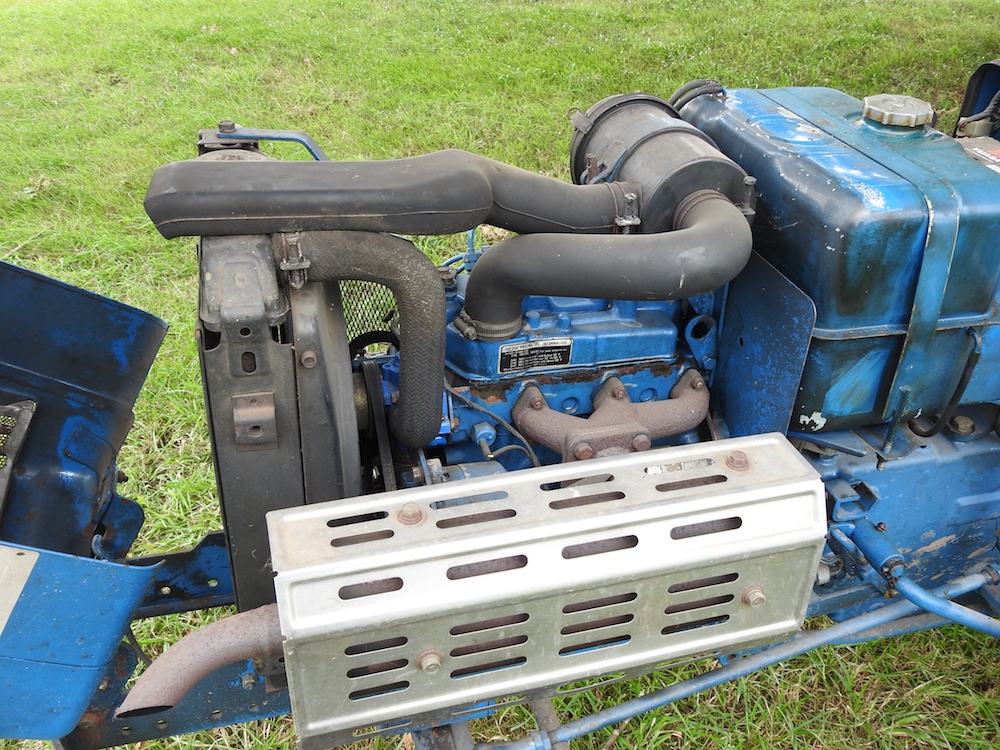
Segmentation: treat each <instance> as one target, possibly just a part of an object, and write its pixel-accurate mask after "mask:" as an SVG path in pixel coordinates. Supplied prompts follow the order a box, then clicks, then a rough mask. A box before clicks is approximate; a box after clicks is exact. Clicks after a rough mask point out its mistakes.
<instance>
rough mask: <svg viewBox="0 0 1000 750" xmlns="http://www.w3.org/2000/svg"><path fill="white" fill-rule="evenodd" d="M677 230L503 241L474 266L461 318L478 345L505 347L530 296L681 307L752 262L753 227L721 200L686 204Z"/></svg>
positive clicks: (712, 197)
mask: <svg viewBox="0 0 1000 750" xmlns="http://www.w3.org/2000/svg"><path fill="white" fill-rule="evenodd" d="M675 227H676V229H675V230H674V231H671V232H660V233H656V234H627V235H588V236H584V237H581V236H573V235H560V234H533V235H521V236H519V237H513V238H511V239H509V240H504V241H503V242H500V243H499V244H497V245H495V246H494V247H492V248H491V249H490V250H489V251H488V252H486V253H485V254H484V255H483V257H482V258H480V259H479V260H478V261H477V262H476V265H475V267H474V268H473V270H472V273H471V275H470V277H469V283H468V286H467V288H466V297H465V299H466V302H465V310H464V315H463V317H464V318H465V319H466V320H467V322H468V323H470V324H471V325H472V326H473V327H474V328H475V330H476V331H477V335H479V336H481V337H482V338H485V339H490V338H496V339H503V338H507V337H508V336H510V335H512V333H511V331H512V332H516V331H517V330H519V328H520V324H521V306H522V303H523V301H524V298H525V296H527V295H530V294H545V295H552V296H558V297H594V298H598V299H628V300H663V299H683V298H687V297H693V296H694V295H696V294H702V293H704V292H709V291H712V290H713V289H718V288H719V287H720V286H722V285H723V284H726V283H727V282H729V281H731V280H732V279H733V278H734V277H735V276H736V275H737V274H738V273H739V272H740V271H741V270H743V267H744V266H745V265H746V264H747V261H748V260H749V259H750V251H751V248H752V244H753V238H752V235H751V231H750V225H749V223H748V222H747V219H746V217H745V216H744V215H743V213H742V212H741V211H740V209H739V208H737V207H736V206H734V205H733V204H732V203H731V202H730V201H729V200H727V199H726V198H724V197H723V196H721V195H719V194H718V193H713V192H709V191H704V192H701V193H697V194H695V195H693V196H691V197H689V199H688V200H686V201H685V202H684V203H683V204H682V205H681V207H680V208H678V210H677V216H676V218H675ZM504 331H507V333H504ZM491 332H497V333H495V334H494V333H491Z"/></svg>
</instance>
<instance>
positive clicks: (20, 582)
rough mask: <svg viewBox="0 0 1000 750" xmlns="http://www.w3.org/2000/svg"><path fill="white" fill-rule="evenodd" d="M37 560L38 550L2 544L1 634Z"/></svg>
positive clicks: (0, 579)
mask: <svg viewBox="0 0 1000 750" xmlns="http://www.w3.org/2000/svg"><path fill="white" fill-rule="evenodd" d="M36 560H38V553H37V552H32V551H31V550H27V549H18V548H17V547H10V546H8V545H6V544H0V635H3V630H4V628H5V627H7V621H8V620H9V619H10V615H11V613H12V612H13V611H14V606H15V605H16V604H17V600H18V599H20V598H21V592H22V591H23V590H24V586H25V584H26V583H27V582H28V578H30V577H31V571H32V570H33V569H34V567H35V561H36Z"/></svg>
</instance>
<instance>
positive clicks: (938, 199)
mask: <svg viewBox="0 0 1000 750" xmlns="http://www.w3.org/2000/svg"><path fill="white" fill-rule="evenodd" d="M683 115H684V116H685V118H688V119H690V120H691V121H692V122H694V123H695V124H697V125H698V126H700V127H702V128H703V129H704V130H706V131H707V132H708V133H709V135H711V136H712V137H713V139H714V140H715V141H716V142H717V143H718V144H719V146H720V147H721V148H722V150H723V151H724V152H726V153H728V154H731V155H732V156H733V157H734V158H735V159H736V161H737V162H739V163H740V165H741V166H742V167H743V168H744V169H746V170H747V171H748V172H749V173H750V174H753V175H754V176H755V177H756V178H757V189H758V193H759V198H758V204H757V220H756V223H755V227H754V238H755V247H756V249H757V250H758V252H760V253H761V254H762V255H763V256H764V257H765V258H766V259H767V260H768V261H769V262H771V263H772V264H773V265H774V266H775V267H776V268H777V269H778V270H779V271H781V272H782V273H783V274H784V275H785V276H787V277H788V278H789V279H790V280H791V281H792V282H793V283H794V284H795V285H796V286H798V287H799V288H800V289H802V290H803V291H804V292H805V293H806V294H807V295H809V297H810V298H812V299H813V300H814V301H815V302H816V305H817V320H816V325H817V328H816V330H815V331H814V332H813V337H812V342H811V346H810V351H809V356H808V360H807V362H806V366H805V371H804V373H803V378H802V383H801V386H802V390H801V393H800V396H799V398H798V399H797V402H796V405H795V413H794V415H793V420H792V421H793V424H794V425H795V426H796V427H798V428H799V429H802V430H804V431H819V430H822V429H837V428H843V427H851V426H857V425H862V424H871V423H878V422H884V421H891V420H893V419H894V418H896V417H899V416H900V415H901V414H902V413H903V412H904V410H905V408H907V407H904V404H903V400H902V399H903V397H904V393H905V391H904V390H903V389H904V387H905V388H909V389H910V390H909V393H910V401H909V402H908V403H909V407H908V408H909V410H910V411H911V413H912V412H915V411H916V410H917V409H925V410H931V409H935V408H942V407H943V406H944V404H945V403H946V402H947V401H948V399H949V398H950V396H951V393H952V392H953V391H954V387H955V384H956V383H957V381H958V378H959V376H960V373H961V364H960V363H957V362H956V353H957V352H958V351H959V350H960V349H961V347H962V346H963V345H964V334H963V333H962V329H963V328H965V327H969V326H977V327H981V328H982V327H987V326H994V325H996V323H997V322H998V317H997V316H998V310H1000V305H998V304H997V299H996V298H995V290H996V289H997V286H998V281H1000V264H997V263H996V262H995V258H994V257H993V256H994V254H995V251H994V247H995V244H994V242H993V239H992V238H994V237H995V236H996V234H997V232H998V231H1000V207H998V205H997V201H996V196H997V194H998V193H1000V175H998V174H996V173H995V172H993V171H991V170H990V169H988V168H986V167H985V166H983V165H981V164H979V163H977V162H975V161H974V160H972V159H971V158H970V157H968V156H967V155H966V154H965V153H964V150H963V148H962V146H961V145H960V144H958V143H957V142H955V141H954V140H952V139H950V138H948V137H947V136H945V135H943V134H941V133H939V132H937V131H934V130H932V129H930V128H918V129H903V128H895V127H889V126H882V125H878V124H876V123H870V122H867V121H864V120H862V118H861V102H859V101H858V100H856V99H854V98H852V97H849V96H847V95H845V94H842V93H840V92H836V91H832V90H829V89H821V88H817V89H775V90H766V91H747V90H742V89H738V90H730V91H729V92H728V95H727V97H726V98H725V99H724V100H723V99H714V98H710V97H701V98H699V99H697V100H695V101H694V102H692V103H691V104H689V105H688V106H687V107H685V108H684V112H683ZM931 217H933V221H932V220H931ZM984 338H986V339H992V338H993V337H991V336H989V335H984ZM983 358H984V360H985V362H986V363H987V366H986V367H985V368H984V369H987V370H996V369H997V368H996V367H995V364H996V362H997V360H998V359H1000V349H997V348H996V347H989V348H986V349H984V353H983ZM982 384H983V383H982V381H981V385H982ZM890 385H891V387H890ZM973 398H977V399H986V400H996V399H997V398H1000V390H996V391H992V392H984V389H983V388H982V387H979V388H978V390H977V392H976V395H975V396H973V395H972V394H969V395H968V396H967V397H966V402H971V401H972V399H973Z"/></svg>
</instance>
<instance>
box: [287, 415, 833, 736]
mask: <svg viewBox="0 0 1000 750" xmlns="http://www.w3.org/2000/svg"><path fill="white" fill-rule="evenodd" d="M824 519H825V502H824V492H823V487H822V483H821V481H820V479H819V476H818V475H817V474H816V472H815V471H814V470H813V469H812V468H811V467H810V466H809V465H808V464H807V463H806V461H805V460H804V459H802V457H801V456H799V454H798V453H797V452H796V451H795V450H794V449H793V448H792V446H791V445H790V444H789V443H788V442H787V440H786V439H785V438H784V437H783V436H782V435H779V434H772V435H762V436H761V435H758V436H752V437H745V438H736V439H730V440H721V441H718V442H713V443H703V444H699V445H690V446H681V447H676V448H667V449H661V450H653V451H648V452H644V453H633V454H629V455H625V456H619V457H612V458H606V459H597V460H592V461H584V462H576V463H569V464H561V465H558V466H553V467H544V468H540V469H531V470H526V471H521V472H517V473H511V474H503V475H496V476H490V477H483V478H477V479H471V480H464V481H460V482H451V483H444V484H439V485H433V486H430V487H422V488H417V489H408V490H400V491H397V492H390V493H385V494H381V495H373V496H368V497H365V498H358V499H351V500H338V501H334V502H330V503H323V504H317V505H309V506H303V507H299V508H290V509H287V510H279V511H274V512H272V513H269V514H268V529H269V533H270V540H271V551H272V561H273V567H274V570H275V573H276V577H275V589H276V591H277V601H278V608H279V612H280V617H281V630H282V634H283V635H284V637H285V639H286V640H285V662H286V669H287V672H288V679H289V685H290V690H291V702H292V710H293V714H294V718H295V725H296V730H297V732H298V734H299V742H300V746H301V747H302V748H303V749H304V750H319V748H327V747H331V746H333V745H339V744H345V743H348V742H352V741H356V740H358V739H360V738H362V737H365V736H368V735H370V734H376V733H383V732H392V731H405V730H406V729H407V728H418V727H421V726H426V725H428V724H430V723H432V722H443V723H447V722H451V721H456V720H462V719H465V718H470V717H473V716H476V715H479V714H482V713H483V712H484V711H485V710H487V709H488V708H489V707H490V704H489V703H488V702H489V701H494V702H503V703H511V702H521V701H527V700H535V699H538V698H542V697H545V696H553V695H565V694H568V693H572V692H576V691H577V690H582V689H588V688H589V687H592V684H591V683H592V682H593V681H594V678H599V677H604V678H605V680H617V679H626V678H628V677H631V676H633V675H637V674H641V673H646V672H650V671H657V670H661V669H668V668H670V667H673V666H676V665H678V664H681V663H686V662H689V661H692V660H695V659H701V658H706V657H711V656H718V655H720V654H728V653H732V652H734V651H737V650H740V649H743V648H748V647H753V646H758V645H763V644H766V643H770V642H774V641H777V640H780V639H783V638H785V637H787V636H788V635H789V634H791V633H794V632H795V631H796V630H797V629H798V628H800V627H801V625H802V621H803V618H804V615H805V610H806V605H807V602H808V599H809V593H810V591H811V588H812V583H813V582H814V581H815V576H816V570H817V566H818V563H819V556H820V552H821V549H822V545H823V540H824V537H825V533H826V524H825V520H824Z"/></svg>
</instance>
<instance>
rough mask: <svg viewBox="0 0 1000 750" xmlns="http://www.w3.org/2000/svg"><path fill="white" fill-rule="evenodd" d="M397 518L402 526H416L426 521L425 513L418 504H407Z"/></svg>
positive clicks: (400, 510)
mask: <svg viewBox="0 0 1000 750" xmlns="http://www.w3.org/2000/svg"><path fill="white" fill-rule="evenodd" d="M418 481H419V480H418ZM396 518H397V519H398V520H399V522H400V523H401V524H404V525H406V526H416V525H417V524H418V523H420V522H421V521H423V520H424V512H423V511H422V510H420V506H419V505H417V504H416V503H406V504H404V505H403V507H402V508H400V509H399V513H398V514H396Z"/></svg>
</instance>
